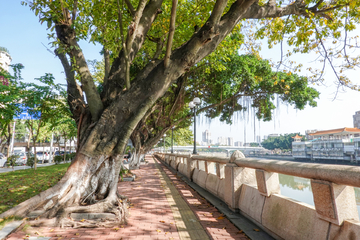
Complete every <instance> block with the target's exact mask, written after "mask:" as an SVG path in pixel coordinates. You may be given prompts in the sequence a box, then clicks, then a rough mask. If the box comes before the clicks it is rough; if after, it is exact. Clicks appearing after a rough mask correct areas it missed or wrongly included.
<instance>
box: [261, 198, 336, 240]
mask: <svg viewBox="0 0 360 240" xmlns="http://www.w3.org/2000/svg"><path fill="white" fill-rule="evenodd" d="M261 220H262V222H261V224H262V226H264V227H265V228H267V229H269V230H270V231H271V232H272V233H275V234H276V235H278V236H279V237H281V238H282V239H291V240H314V239H319V240H320V239H324V240H326V239H327V234H328V230H329V222H326V221H323V220H322V219H320V218H318V217H317V215H316V211H315V208H314V207H313V206H310V205H308V204H306V203H301V202H297V201H295V200H292V199H290V198H287V197H284V196H281V195H278V194H272V195H271V197H267V198H266V199H265V204H264V207H263V210H262V219H261Z"/></svg>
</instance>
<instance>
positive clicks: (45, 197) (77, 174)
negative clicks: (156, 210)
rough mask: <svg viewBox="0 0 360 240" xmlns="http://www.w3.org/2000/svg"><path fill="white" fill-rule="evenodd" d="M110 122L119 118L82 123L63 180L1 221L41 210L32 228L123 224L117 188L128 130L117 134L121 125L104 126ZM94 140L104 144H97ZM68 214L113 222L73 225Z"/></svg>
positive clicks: (124, 205) (121, 200)
mask: <svg viewBox="0 0 360 240" xmlns="http://www.w3.org/2000/svg"><path fill="white" fill-rule="evenodd" d="M112 119H118V118H116V117H114V115H112V114H103V115H102V117H101V119H100V120H99V121H98V122H96V124H94V123H92V122H91V121H84V122H83V124H82V126H81V128H85V129H86V130H85V131H84V135H85V136H83V138H82V139H81V140H82V141H81V145H80V148H79V150H78V151H77V153H76V156H75V159H74V161H73V162H72V163H71V164H70V167H69V168H68V170H67V172H66V174H65V175H64V177H63V178H62V179H61V180H60V181H59V182H58V183H57V184H56V185H55V186H53V187H51V188H50V189H48V190H46V191H44V192H42V193H40V194H39V195H37V196H35V197H33V198H31V199H29V200H27V201H25V202H23V203H21V204H19V205H18V206H16V207H14V208H12V209H10V210H8V211H7V212H5V213H3V214H1V215H0V218H3V217H6V216H11V215H16V216H21V217H26V216H27V215H28V214H29V213H30V212H32V211H34V210H42V211H45V212H44V213H43V214H42V215H40V218H39V219H38V220H34V221H32V222H31V224H32V225H46V226H73V227H95V226H112V225H115V224H119V223H123V222H125V221H126V216H127V207H128V203H127V200H126V199H125V197H122V196H121V195H119V194H118V192H117V184H118V178H119V173H120V168H121V165H122V160H123V154H122V153H123V150H124V149H125V146H126V144H127V140H128V139H129V135H130V133H131V129H129V130H128V132H123V134H120V133H119V129H120V128H122V127H123V126H124V124H123V122H120V123H117V122H114V123H113V124H115V125H120V126H119V127H113V126H108V125H109V124H104V123H108V122H109V120H112ZM90 120H91V119H90ZM125 125H126V124H125ZM104 127H105V129H104ZM94 136H99V138H94ZM105 138H106V139H105ZM94 139H101V140H106V141H100V142H96V141H94ZM109 146H112V147H109ZM34 147H35V146H34ZM35 151H36V149H35ZM65 151H66V149H65ZM35 153H36V152H35ZM71 213H111V214H114V216H115V217H116V218H115V219H107V221H105V219H102V220H101V221H99V219H96V220H85V221H75V220H72V219H71Z"/></svg>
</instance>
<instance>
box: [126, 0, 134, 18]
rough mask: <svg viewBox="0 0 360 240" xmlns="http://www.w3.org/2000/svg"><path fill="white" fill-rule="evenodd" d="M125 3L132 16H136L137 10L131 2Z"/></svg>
mask: <svg viewBox="0 0 360 240" xmlns="http://www.w3.org/2000/svg"><path fill="white" fill-rule="evenodd" d="M125 3H126V5H127V6H128V8H129V11H130V14H131V16H134V15H135V9H134V7H133V5H132V4H131V2H130V1H129V0H125Z"/></svg>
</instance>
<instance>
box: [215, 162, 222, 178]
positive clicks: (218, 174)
mask: <svg viewBox="0 0 360 240" xmlns="http://www.w3.org/2000/svg"><path fill="white" fill-rule="evenodd" d="M216 176H218V178H221V172H220V163H216Z"/></svg>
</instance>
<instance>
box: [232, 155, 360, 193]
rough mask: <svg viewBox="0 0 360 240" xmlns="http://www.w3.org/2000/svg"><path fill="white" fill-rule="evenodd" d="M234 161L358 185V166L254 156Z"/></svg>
mask: <svg viewBox="0 0 360 240" xmlns="http://www.w3.org/2000/svg"><path fill="white" fill-rule="evenodd" d="M234 163H235V164H236V165H237V166H239V167H248V168H254V169H262V170H265V171H268V172H276V173H281V174H286V175H292V176H296V177H303V178H309V179H319V180H325V181H329V182H333V183H336V184H342V185H347V186H353V187H360V167H358V166H346V165H331V164H318V163H301V162H292V161H281V160H269V159H266V160H263V159H254V158H241V159H236V160H235V161H234Z"/></svg>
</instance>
